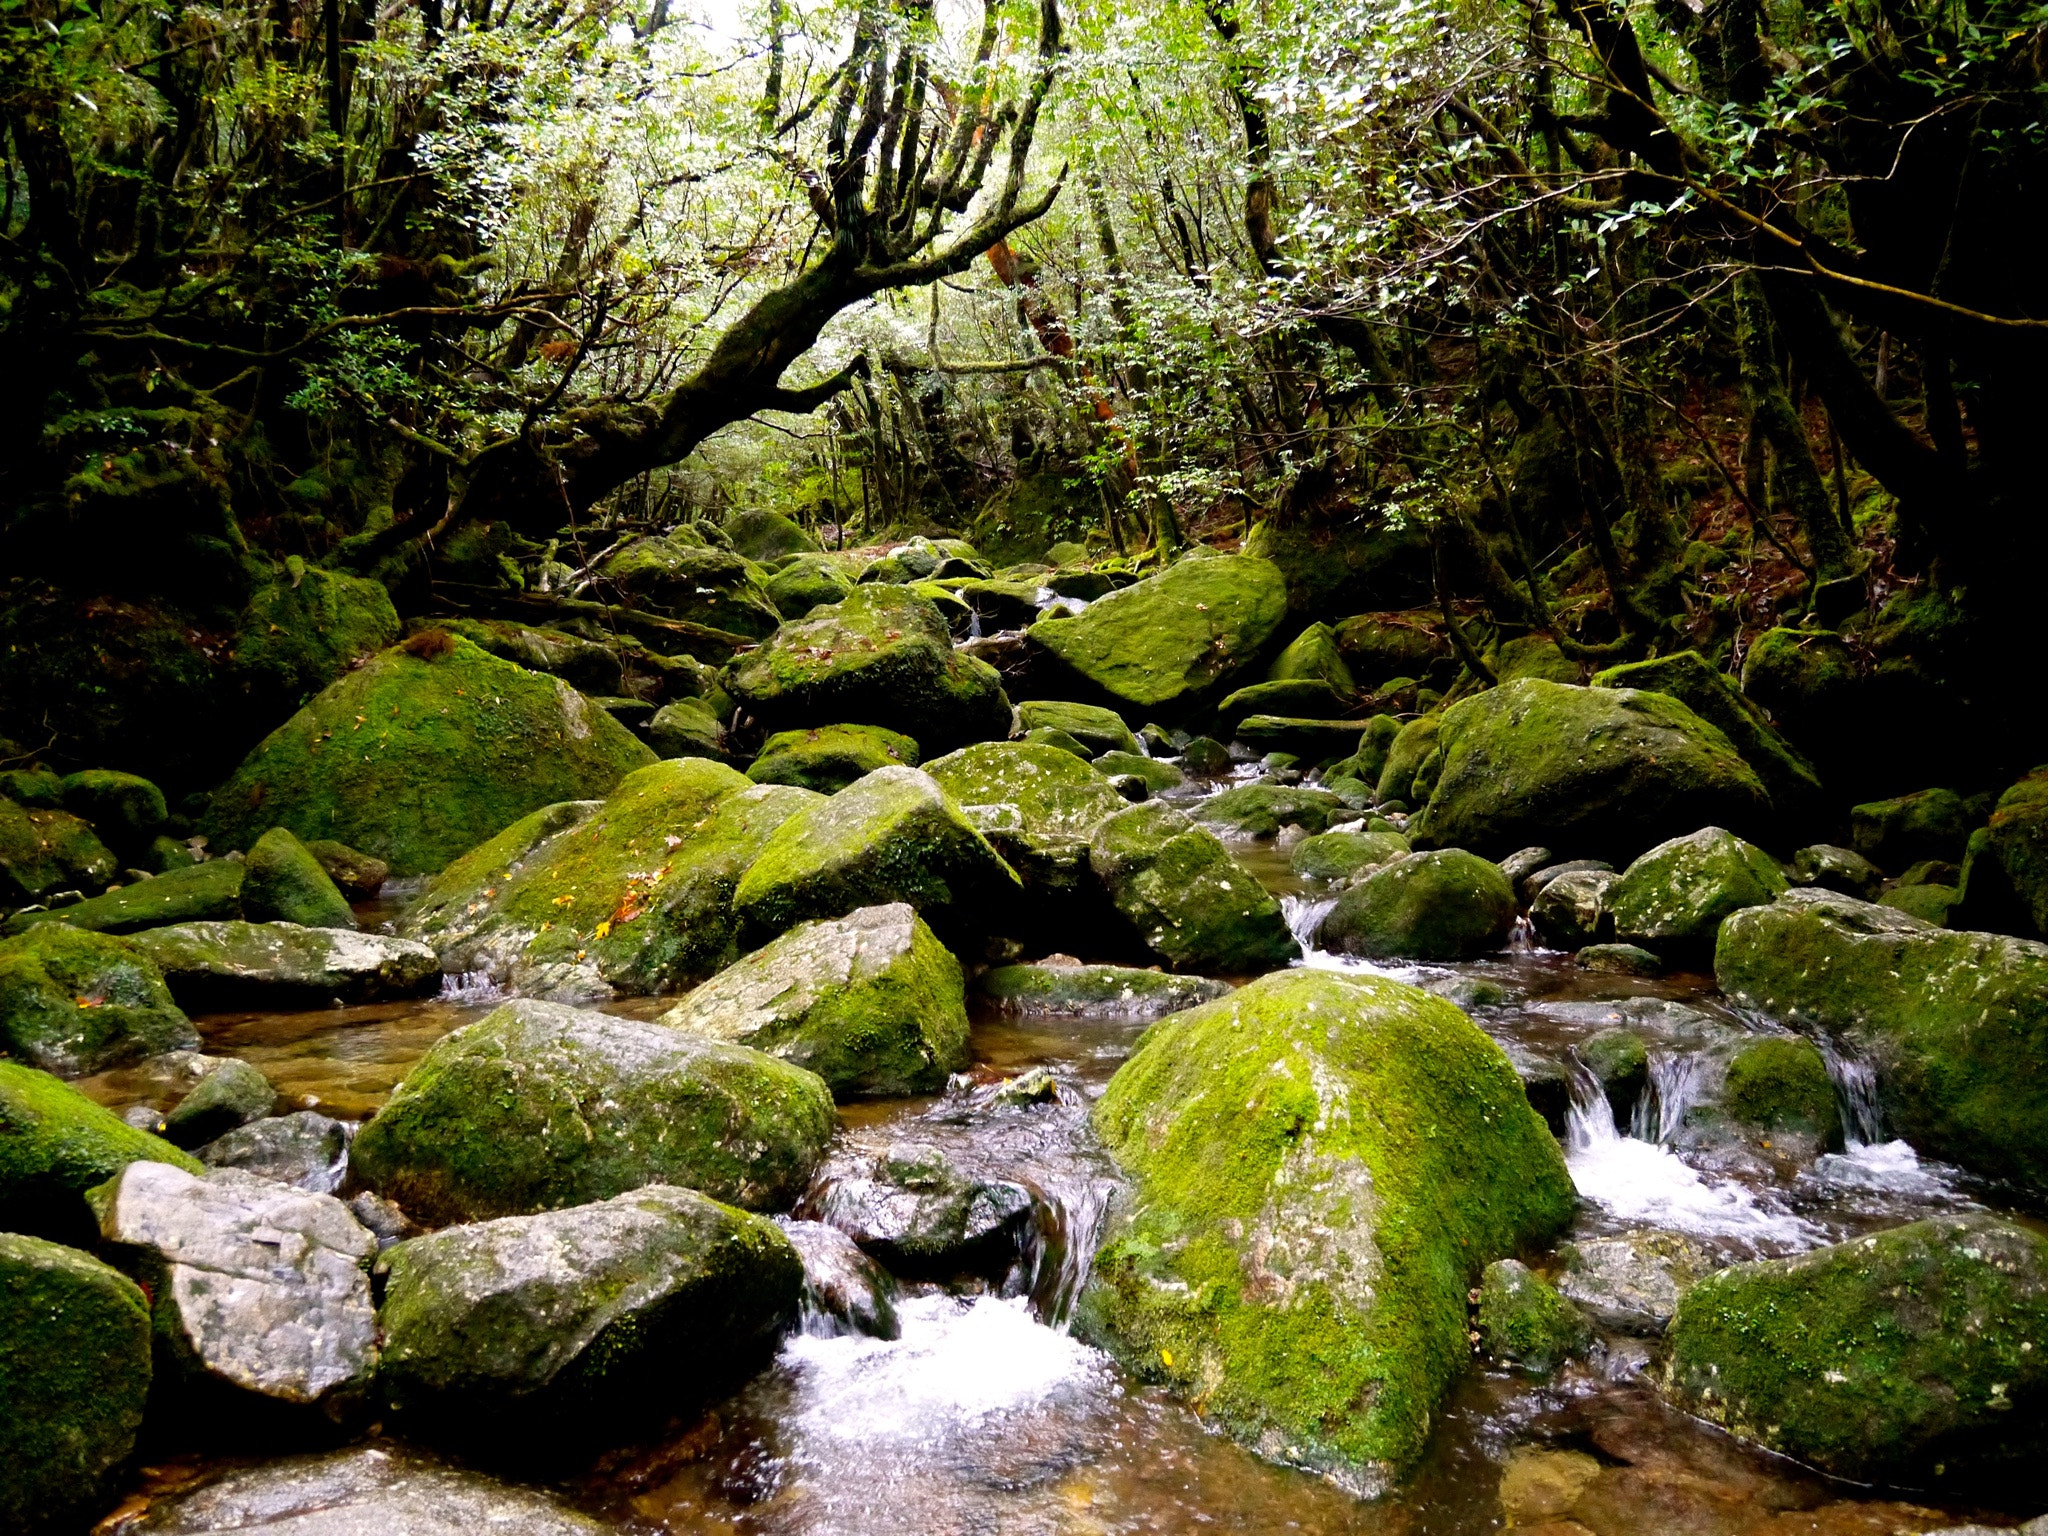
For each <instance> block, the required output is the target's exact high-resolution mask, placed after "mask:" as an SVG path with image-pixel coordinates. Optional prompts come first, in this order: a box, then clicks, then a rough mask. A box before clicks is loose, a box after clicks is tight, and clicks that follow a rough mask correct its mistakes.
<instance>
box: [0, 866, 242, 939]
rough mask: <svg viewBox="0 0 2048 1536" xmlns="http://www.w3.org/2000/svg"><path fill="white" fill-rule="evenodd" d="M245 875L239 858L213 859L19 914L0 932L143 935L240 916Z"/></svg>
mask: <svg viewBox="0 0 2048 1536" xmlns="http://www.w3.org/2000/svg"><path fill="white" fill-rule="evenodd" d="M247 876H248V870H247V869H246V867H245V866H244V865H243V863H242V861H241V860H240V859H210V860H208V861H207V862H206V863H204V864H194V865H191V866H189V867H187V868H185V869H173V870H170V871H168V872H167V873H164V874H161V875H157V876H155V877H154V878H152V879H149V880H142V881H138V882H137V883H136V884H134V885H127V886H123V887H122V888H121V889H120V890H118V891H108V892H107V893H106V894H105V895H104V896H94V897H92V898H91V899H90V900H88V901H81V902H77V903H75V904H74V905H72V906H68V907H59V908H58V909H56V910H55V911H53V912H17V913H16V914H15V915H14V916H13V917H11V918H9V919H8V920H7V922H6V924H5V925H4V927H0V932H5V933H9V934H16V933H26V932H27V931H28V930H29V929H30V928H32V927H38V926H40V925H42V924H45V923H63V924H66V925H68V926H70V927H72V928H83V929H86V930H88V931H90V932H93V933H139V932H141V931H142V930H143V929H145V928H161V927H163V926H164V925H165V924H168V923H198V922H208V921H212V920H217V919H226V918H237V917H240V916H241V915H242V884H243V881H244V880H245V879H246V878H247Z"/></svg>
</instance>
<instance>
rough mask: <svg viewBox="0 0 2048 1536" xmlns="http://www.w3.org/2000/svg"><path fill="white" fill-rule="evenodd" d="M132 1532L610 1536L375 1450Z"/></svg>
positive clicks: (247, 1475)
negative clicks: (480, 1533) (481, 1533)
mask: <svg viewBox="0 0 2048 1536" xmlns="http://www.w3.org/2000/svg"><path fill="white" fill-rule="evenodd" d="M130 1529H132V1530H135V1531H137V1532H146V1533H148V1536H222V1533H225V1532H229V1531H262V1532H263V1533H264V1536H478V1533H479V1532H488V1533H489V1536H606V1533H608V1532H609V1531H610V1529H611V1528H610V1527H609V1526H606V1525H601V1524H599V1523H598V1522H597V1521H595V1520H592V1519H589V1518H588V1517H586V1516H583V1515H579V1514H577V1513H575V1512H574V1511H573V1510H570V1509H567V1508H565V1507H563V1506H562V1505H561V1504H558V1503H557V1502H555V1500H553V1499H552V1498H550V1497H548V1496H547V1495H546V1494H544V1493H539V1492H536V1491H535V1490H533V1489H531V1488H514V1487H510V1486H508V1485H506V1484H504V1483H500V1482H497V1481H495V1480H494V1479H492V1478H488V1477H485V1476H483V1475H482V1474H481V1473H477V1472H465V1471H458V1470H457V1469H455V1468H453V1467H445V1466H441V1465H439V1464H437V1463H435V1462H431V1461H428V1460H426V1459H424V1458H422V1457H420V1456H418V1455H416V1454H414V1453H413V1452H411V1451H402V1450H399V1449H397V1448H395V1447H389V1446H381V1445H379V1446H360V1447H357V1448H355V1449H352V1450H346V1451H336V1452H334V1453H332V1454H331V1455H326V1456H301V1457H293V1458H291V1459H290V1460H286V1461H273V1462H268V1463H266V1464H265V1465H263V1466H260V1467H249V1468H246V1469H243V1470H241V1471H235V1472H230V1473H228V1474H227V1475H226V1476H224V1477H222V1478H220V1479H219V1480H218V1481H216V1482H212V1483H208V1484H207V1485H206V1486H205V1487H203V1488H200V1489H198V1490H197V1491H196V1492H192V1493H187V1494H182V1495H179V1496H178V1497H175V1498H171V1499H167V1500H164V1501H162V1502H160V1503H159V1504H158V1505H157V1506H156V1507H155V1508H153V1509H152V1510H151V1511H150V1513H149V1514H148V1515H147V1516H146V1517H145V1518H144V1519H143V1520H142V1521H141V1523H140V1524H139V1525H136V1526H133V1527H131V1528H130Z"/></svg>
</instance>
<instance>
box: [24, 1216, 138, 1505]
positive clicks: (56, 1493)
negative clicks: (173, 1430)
mask: <svg viewBox="0 0 2048 1536" xmlns="http://www.w3.org/2000/svg"><path fill="white" fill-rule="evenodd" d="M149 1379H150V1331H149V1303H148V1301H147V1300H146V1299H145V1298H144V1297H143V1294H142V1292H141V1290H140V1289H139V1288H138V1287H137V1286H136V1285H135V1283H134V1282H133V1281H132V1280H130V1279H128V1277H127V1276H125V1275H123V1274H121V1273H120V1272H119V1271H118V1270H114V1269H110V1268H109V1267H108V1266H107V1265H105V1264H102V1263H101V1262H100V1261H99V1260H98V1259H95V1258H92V1257H91V1256H90V1255H88V1254H84V1253H81V1252H79V1251H78V1250H77V1249H76V1248H66V1247H63V1246H60V1245H59V1244H57V1243H51V1242H45V1241H44V1240H43V1239H41V1238H38V1237H24V1236H22V1235H20V1234H18V1233H14V1232H0V1403H5V1404H6V1405H7V1407H6V1411H5V1412H4V1413H0V1529H4V1530H8V1531H27V1530H32V1529H36V1528H38V1527H41V1526H44V1525H45V1524H48V1525H53V1526H62V1525H64V1524H67V1523H69V1524H72V1525H74V1526H75V1527H76V1528H78V1529H83V1528H84V1524H85V1522H86V1520H88V1519H90V1517H91V1515H92V1513H93V1506H95V1505H97V1504H98V1503H99V1502H100V1501H101V1500H102V1499H103V1498H104V1497H105V1495H106V1493H107V1491H108V1485H109V1481H110V1474H111V1473H112V1472H113V1471H114V1470H115V1469H116V1468H117V1467H119V1466H120V1465H121V1463H122V1462H124V1461H126V1460H127V1459H128V1453H129V1452H130V1451H131V1450H133V1449H134V1446H135V1436H136V1433H137V1431H139V1430H140V1429H141V1428H142V1410H143V1404H144V1402H145V1401H146V1400H147V1398H148V1396H149Z"/></svg>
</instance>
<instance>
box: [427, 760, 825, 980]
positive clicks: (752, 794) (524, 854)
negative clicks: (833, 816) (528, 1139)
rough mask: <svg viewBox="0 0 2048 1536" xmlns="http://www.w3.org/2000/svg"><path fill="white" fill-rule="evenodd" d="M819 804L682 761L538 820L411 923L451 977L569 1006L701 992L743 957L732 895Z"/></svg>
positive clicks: (458, 864) (450, 873) (518, 829)
mask: <svg viewBox="0 0 2048 1536" xmlns="http://www.w3.org/2000/svg"><path fill="white" fill-rule="evenodd" d="M819 803H821V801H820V797H819V796H817V795H814V794H812V793H811V792H810V791H809V790H804V789H797V788H795V787H794V786H792V785H786V784H761V785H756V784H752V783H750V782H749V781H748V780H747V779H746V778H745V777H743V776H742V775H740V774H738V773H736V772H734V771H733V770H732V769H731V768H728V767H726V766H725V765H724V764H722V763H714V762H710V761H708V760H706V759H703V758H683V759H679V760H677V761H673V762H663V763H657V764H655V765H653V766H651V767H648V768H643V769H641V770H640V771H639V772H637V773H634V774H631V775H629V776H628V777H627V778H626V780H625V781H624V782H623V783H622V784H620V785H619V787H618V789H617V791H615V792H614V793H613V794H612V796H611V797H610V798H609V799H607V800H604V801H601V802H589V801H585V802H581V803H576V802H572V803H569V804H566V805H557V806H550V807H548V808H547V809H546V810H543V811H536V812H535V813H534V814H533V815H531V816H529V817H526V818H525V819H524V820H522V821H519V822H516V823H514V824H513V825H512V826H510V827H508V828H506V829H505V831H504V832H502V833H500V834H499V835H498V836H497V837H494V838H492V839H491V840H490V841H489V842H488V843H485V844H484V845H483V846H482V847H480V848H477V849H475V850H474V851H472V852H471V853H468V854H466V855H464V856H463V857H462V858H460V859H458V860H456V861H455V863H453V864H451V865H450V866H449V867H448V868H447V870H446V871H444V872H443V873H442V874H441V876H440V877H439V878H438V879H436V880H435V881H433V883H432V884H430V885H429V886H428V887H427V889H426V890H425V891H424V892H423V893H421V895H420V897H419V899H418V900H417V901H415V902H414V903H413V904H412V905H411V906H410V907H408V908H407V909H406V912H405V916H404V917H403V918H401V919H400V920H399V924H398V932H399V936H400V937H402V938H406V939H413V940H418V941H420V942H423V943H426V944H428V945H430V946H432V948H433V949H434V951H435V953H436V954H438V955H439V956H440V960H441V968H442V969H443V970H444V971H446V972H449V973H451V974H462V973H468V972H477V971H481V972H483V973H485V974H486V975H489V976H491V977H493V978H495V979H496V980H498V981H499V982H500V983H501V984H503V985H506V986H508V987H511V988H514V989H516V990H518V991H521V992H524V993H527V994H530V995H538V996H543V997H551V998H557V999H562V1000H570V1001H588V1000H591V999H603V998H609V997H611V996H612V995H613V994H614V993H626V994H646V993H656V992H662V991H668V990H672V989H675V988H679V987H688V986H694V985H695V984H696V983H697V982H700V981H702V980H704V979H705V978H706V977H709V976H711V975H713V974H715V973H716V972H717V971H718V970H720V969H721V968H722V967H724V966H726V965H728V964H730V963H731V962H732V960H733V959H734V957H735V956H736V955H737V954H738V953H739V924H738V918H737V916H736V915H735V913H734V911H733V893H734V891H735V890H736V889H737V888H738V886H739V882H740V877H741V876H742V875H743V874H745V873H746V871H747V868H748V867H749V866H750V865H751V864H752V863H753V862H754V858H755V855H756V854H758V853H759V852H760V850H761V848H762V847H763V846H764V845H765V844H766V843H767V841H768V839H769V838H770V837H771V836H773V835H774V833H775V832H776V831H777V830H778V829H779V828H780V827H782V826H783V824H784V823H786V822H787V821H788V820H789V819H790V818H791V817H792V816H793V815H794V814H796V813H797V812H798V811H800V810H802V809H803V808H805V807H807V806H812V805H816V804H819Z"/></svg>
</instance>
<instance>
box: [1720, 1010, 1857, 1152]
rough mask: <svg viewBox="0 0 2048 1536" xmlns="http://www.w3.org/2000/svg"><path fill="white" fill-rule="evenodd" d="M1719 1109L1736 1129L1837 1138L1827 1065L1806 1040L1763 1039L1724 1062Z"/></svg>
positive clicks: (1836, 1116)
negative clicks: (1790, 1132)
mask: <svg viewBox="0 0 2048 1536" xmlns="http://www.w3.org/2000/svg"><path fill="white" fill-rule="evenodd" d="M1721 1107H1722V1108H1723V1109H1725V1110H1726V1111H1727V1112H1728V1115H1729V1117H1730V1118H1731V1119H1733V1120H1734V1121H1735V1122H1736V1123H1737V1124H1738V1125H1748V1126H1754V1127H1756V1128H1757V1129H1758V1130H1763V1131H1798V1132H1801V1133H1803V1134H1805V1135H1809V1136H1816V1137H1819V1138H1820V1139H1821V1140H1822V1141H1823V1142H1838V1141H1839V1140H1840V1139H1841V1129H1842V1126H1841V1112H1840V1110H1839V1109H1837V1107H1836V1104H1835V1085H1834V1083H1833V1082H1831V1081H1830V1080H1829V1078H1828V1066H1827V1063H1826V1062H1825V1061H1824V1060H1822V1058H1821V1054H1820V1051H1819V1049H1818V1048H1817V1047H1816V1046H1815V1045H1814V1043H1813V1042H1812V1041H1811V1040H1802V1039H1794V1038H1788V1037H1784V1036H1779V1035H1767V1036H1765V1037H1764V1038H1763V1039H1760V1040H1752V1041H1750V1042H1749V1043H1748V1044H1747V1045H1745V1046H1743V1047H1742V1048H1741V1049H1740V1050H1738V1051H1737V1052H1736V1053H1735V1055H1734V1057H1733V1058H1732V1059H1731V1060H1730V1061H1729V1063H1728V1080H1727V1083H1726V1085H1725V1087H1724V1089H1723V1091H1722V1095H1721Z"/></svg>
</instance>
